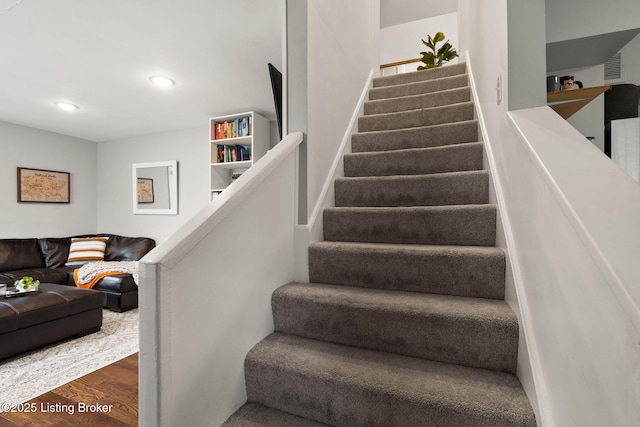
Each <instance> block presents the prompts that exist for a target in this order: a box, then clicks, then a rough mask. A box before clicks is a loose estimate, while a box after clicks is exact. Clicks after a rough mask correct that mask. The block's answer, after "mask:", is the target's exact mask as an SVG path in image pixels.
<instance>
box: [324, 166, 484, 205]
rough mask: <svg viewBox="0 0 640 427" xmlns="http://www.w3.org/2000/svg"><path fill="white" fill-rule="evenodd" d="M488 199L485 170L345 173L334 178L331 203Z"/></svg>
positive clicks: (449, 202)
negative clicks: (382, 173) (344, 175)
mask: <svg viewBox="0 0 640 427" xmlns="http://www.w3.org/2000/svg"><path fill="white" fill-rule="evenodd" d="M488 202H489V172H488V171H469V172H449V173H440V174H431V175H404V176H382V177H359V178H353V177H347V178H338V179H336V180H335V205H336V206H338V207H346V206H372V207H373V206H435V205H463V204H483V203H488Z"/></svg>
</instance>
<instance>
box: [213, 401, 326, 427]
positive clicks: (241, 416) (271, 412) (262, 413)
mask: <svg viewBox="0 0 640 427" xmlns="http://www.w3.org/2000/svg"><path fill="white" fill-rule="evenodd" d="M221 427H327V424H322V423H318V422H316V421H312V420H307V419H305V418H301V417H298V416H296V415H291V414H288V413H286V412H282V411H278V410H277V409H273V408H269V407H267V406H263V405H260V404H259V403H246V404H244V405H243V406H242V407H240V409H238V410H237V411H236V412H235V413H234V414H233V415H232V416H231V417H229V419H228V420H227V421H225V422H224V423H223V424H222V426H221Z"/></svg>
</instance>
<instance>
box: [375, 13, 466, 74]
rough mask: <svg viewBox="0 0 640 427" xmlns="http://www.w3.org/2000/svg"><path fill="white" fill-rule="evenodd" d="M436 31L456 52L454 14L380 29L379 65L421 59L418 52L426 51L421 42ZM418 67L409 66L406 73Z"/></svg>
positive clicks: (455, 21)
mask: <svg viewBox="0 0 640 427" xmlns="http://www.w3.org/2000/svg"><path fill="white" fill-rule="evenodd" d="M438 31H441V32H443V33H444V35H445V37H446V38H447V39H448V40H449V42H451V44H452V45H453V47H454V48H455V49H456V50H458V14H457V13H456V12H454V13H448V14H446V15H440V16H434V17H432V18H426V19H420V20H417V21H412V22H407V23H405V24H400V25H394V26H391V27H385V28H382V29H381V30H380V64H388V63H391V62H399V61H405V60H407V59H414V58H421V57H422V55H420V52H425V51H426V50H427V49H428V48H427V47H426V46H425V45H424V44H423V43H422V41H421V40H426V39H427V36H428V35H430V36H433V35H435V33H437V32H438ZM459 53H460V52H459V51H458V54H459ZM455 62H457V59H454V60H453V61H451V63H455ZM418 65H419V64H411V66H410V67H408V68H409V69H408V70H407V71H415V70H416V68H417V67H418Z"/></svg>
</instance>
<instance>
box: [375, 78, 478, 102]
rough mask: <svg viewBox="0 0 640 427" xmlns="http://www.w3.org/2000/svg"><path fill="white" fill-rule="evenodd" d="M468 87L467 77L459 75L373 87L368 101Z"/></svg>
mask: <svg viewBox="0 0 640 427" xmlns="http://www.w3.org/2000/svg"><path fill="white" fill-rule="evenodd" d="M468 85H469V76H468V75H467V74H460V75H457V76H451V77H444V78H439V79H433V80H425V81H418V82H411V83H405V84H398V85H393V86H384V87H374V88H371V89H369V101H373V100H376V99H385V98H399V97H401V96H410V95H420V94H423V93H431V92H438V91H441V90H448V89H455V88H459V87H465V86H468Z"/></svg>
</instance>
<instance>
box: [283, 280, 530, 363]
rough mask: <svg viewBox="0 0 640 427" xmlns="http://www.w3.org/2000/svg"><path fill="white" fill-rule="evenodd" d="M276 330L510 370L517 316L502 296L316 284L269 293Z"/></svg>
mask: <svg viewBox="0 0 640 427" xmlns="http://www.w3.org/2000/svg"><path fill="white" fill-rule="evenodd" d="M271 305H272V307H273V316H274V317H273V318H274V323H275V330H276V331H278V332H282V333H286V334H290V335H297V336H301V337H305V338H312V339H317V340H321V341H327V342H333V343H336V344H345V345H350V346H354V347H362V348H368V349H371V350H380V351H388V352H390V353H396V354H403V355H405V356H413V357H420V358H423V359H429V360H434V361H437V362H445V363H452V364H458V365H463V366H469V367H474V368H482V369H491V370H496V371H501V372H510V373H515V370H516V363H517V359H518V319H517V318H516V316H515V314H514V313H513V310H511V308H510V307H509V306H508V305H507V303H506V302H504V301H500V300H490V299H484V298H465V297H456V296H448V295H433V294H419V293H416V292H397V291H387V290H379V289H367V288H355V287H349V286H338V285H327V284H321V283H290V284H288V285H285V286H282V287H280V288H278V289H277V290H276V291H275V292H274V294H273V296H272V298H271Z"/></svg>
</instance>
